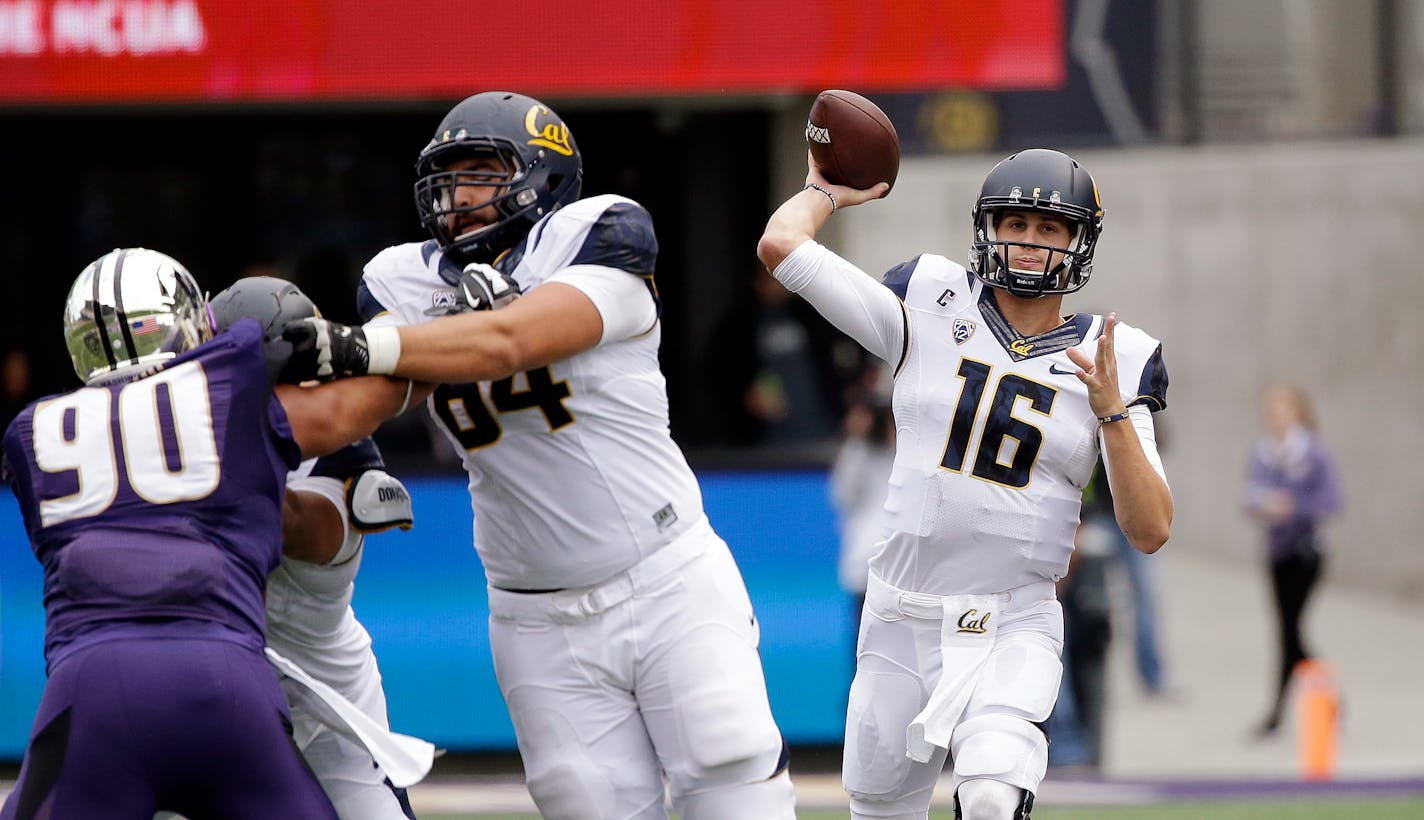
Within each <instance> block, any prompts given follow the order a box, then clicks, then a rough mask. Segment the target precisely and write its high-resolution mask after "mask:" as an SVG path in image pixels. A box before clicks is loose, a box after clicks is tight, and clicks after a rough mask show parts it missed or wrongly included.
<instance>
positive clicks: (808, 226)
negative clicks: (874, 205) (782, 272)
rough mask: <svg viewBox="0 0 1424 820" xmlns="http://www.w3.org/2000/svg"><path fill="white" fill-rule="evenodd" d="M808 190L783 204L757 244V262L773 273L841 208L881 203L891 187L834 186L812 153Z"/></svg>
mask: <svg viewBox="0 0 1424 820" xmlns="http://www.w3.org/2000/svg"><path fill="white" fill-rule="evenodd" d="M806 163H807V172H806V186H807V187H806V188H804V189H803V190H801V191H798V192H797V193H796V194H795V195H794V196H792V197H791V198H790V199H788V200H786V201H785V202H783V203H782V204H781V207H780V208H777V209H776V211H775V212H774V213H772V215H771V219H769V220H767V223H766V230H765V231H764V232H763V233H762V237H761V241H759V242H758V243H757V258H758V259H760V260H761V263H762V264H763V265H766V269H767V270H771V271H774V270H776V266H777V265H780V264H781V260H783V259H785V258H786V257H788V256H790V255H791V252H792V251H794V250H796V248H798V247H800V245H801V243H803V242H805V241H806V240H807V239H813V238H815V236H816V232H817V231H819V230H820V229H821V226H822V225H824V224H826V219H827V218H829V217H830V215H831V214H833V213H835V212H836V211H837V210H839V209H840V208H846V207H850V206H852V205H859V204H860V203H862V202H869V201H870V200H872V199H879V198H881V197H883V196H885V194H887V193H889V191H890V184H889V183H887V182H878V183H876V184H875V185H874V186H872V187H870V188H865V189H860V190H858V189H856V188H850V187H847V186H845V185H833V184H832V183H830V182H827V181H826V178H825V176H823V175H822V174H821V169H820V167H819V166H818V165H817V164H816V159H815V157H812V156H811V154H810V152H807V154H806Z"/></svg>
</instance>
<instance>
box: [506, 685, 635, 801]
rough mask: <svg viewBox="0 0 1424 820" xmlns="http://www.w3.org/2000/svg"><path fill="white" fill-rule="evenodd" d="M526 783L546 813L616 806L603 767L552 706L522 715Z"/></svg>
mask: <svg viewBox="0 0 1424 820" xmlns="http://www.w3.org/2000/svg"><path fill="white" fill-rule="evenodd" d="M518 723H519V724H520V726H521V727H522V728H523V730H524V734H525V737H524V738H521V740H520V755H521V756H522V757H523V759H524V778H525V785H526V786H527V787H528V789H529V796H530V797H533V798H534V803H535V804H536V805H537V806H538V807H539V813H540V814H541V815H543V816H544V817H557V818H575V817H587V816H589V812H604V811H607V810H608V809H609V808H611V807H613V806H616V805H617V803H616V801H615V791H616V790H615V788H614V785H613V783H612V782H610V781H609V780H608V779H607V778H606V777H605V776H604V769H603V767H602V766H601V765H598V764H597V763H596V762H595V761H593V760H591V759H590V758H589V755H588V750H587V749H586V747H585V746H584V745H583V743H581V742H579V740H578V735H577V733H576V732H575V731H574V729H573V727H572V726H570V725H569V724H568V722H567V720H566V719H565V718H564V716H563V715H561V714H559V713H558V712H557V711H554V710H550V709H540V710H530V711H529V712H525V713H523V714H521V715H519V720H518Z"/></svg>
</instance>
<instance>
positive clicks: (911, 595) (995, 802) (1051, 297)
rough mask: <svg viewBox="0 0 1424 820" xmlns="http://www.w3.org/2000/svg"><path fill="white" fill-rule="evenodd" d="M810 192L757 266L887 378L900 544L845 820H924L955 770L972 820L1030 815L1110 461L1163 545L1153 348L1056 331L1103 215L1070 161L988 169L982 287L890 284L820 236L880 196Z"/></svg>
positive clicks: (883, 570)
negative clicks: (1065, 598)
mask: <svg viewBox="0 0 1424 820" xmlns="http://www.w3.org/2000/svg"><path fill="white" fill-rule="evenodd" d="M807 182H808V185H807V187H806V189H805V190H803V191H802V192H801V193H799V194H797V195H796V196H794V197H792V198H791V199H790V200H788V201H787V202H786V203H785V204H784V205H782V206H781V208H779V209H778V210H777V212H776V213H775V214H774V215H773V216H772V218H771V220H770V221H769V223H768V225H767V229H766V233H765V234H764V235H763V237H762V240H761V243H760V245H759V247H758V255H759V256H760V257H761V259H762V261H763V262H764V263H765V264H766V265H767V267H768V268H770V269H771V270H772V271H773V273H774V275H775V276H776V278H777V279H778V280H779V281H781V282H782V284H784V285H785V286H786V287H787V288H788V289H790V290H792V291H794V292H797V293H799V294H800V295H801V296H802V297H804V298H806V299H807V300H808V301H809V302H811V304H813V305H814V306H815V307H816V308H817V309H818V310H819V311H820V312H821V313H822V315H824V316H825V317H826V318H827V319H828V320H830V321H831V322H832V323H833V324H835V325H836V326H837V327H839V328H840V329H841V330H842V331H843V332H845V333H846V334H848V335H849V336H851V337H852V338H854V339H856V340H857V341H859V342H860V343H861V344H862V345H863V346H864V347H865V348H866V349H867V350H869V351H870V352H871V353H873V354H875V355H876V356H878V357H880V358H881V359H883V360H885V361H886V362H887V363H888V364H889V365H890V366H891V367H892V368H894V371H895V391H894V414H895V426H896V454H895V465H894V468H893V469H892V472H891V477H890V486H889V491H888V495H887V499H886V504H885V510H886V516H887V520H888V536H887V537H886V538H885V540H883V541H882V542H881V543H880V544H879V545H877V550H876V552H875V554H874V556H873V557H872V558H871V560H870V578H869V584H868V589H867V594H866V606H865V611H864V615H863V617H862V626H861V632H860V637H859V643H858V649H857V671H856V677H855V681H854V683H853V684H852V687H851V694H850V699H849V713H848V715H847V725H846V745H845V759H844V769H843V775H844V783H845V787H846V790H847V792H848V793H849V794H850V798H851V815H852V817H856V818H862V817H864V818H869V817H877V818H884V817H894V818H923V817H926V816H927V813H928V810H929V804H930V798H931V796H932V792H933V789H934V785H935V783H936V781H937V779H938V776H939V772H940V770H941V769H942V768H943V766H944V763H945V761H946V759H947V758H952V760H953V766H954V778H953V783H954V787H955V790H956V795H955V796H956V808H957V811H959V812H961V813H962V816H963V817H965V818H976V819H977V818H995V819H996V820H998V819H1000V818H1023V817H1027V816H1028V814H1029V811H1030V810H1031V808H1032V805H1033V794H1034V792H1035V791H1036V789H1037V788H1038V784H1039V782H1040V781H1041V779H1042V778H1043V775H1044V773H1045V769H1046V766H1047V760H1048V746H1047V739H1046V738H1045V737H1044V735H1043V732H1042V730H1041V728H1040V726H1039V724H1040V723H1041V722H1042V721H1043V720H1045V719H1046V718H1047V717H1048V715H1049V713H1050V712H1051V711H1052V708H1053V705H1054V701H1055V700H1056V698H1057V692H1058V684H1059V678H1060V677H1061V675H1062V664H1061V662H1060V660H1059V659H1060V656H1061V653H1062V646H1063V616H1062V609H1061V607H1060V606H1059V604H1058V601H1057V600H1056V598H1055V597H1054V582H1055V581H1057V580H1058V579H1059V578H1061V577H1063V575H1065V574H1066V572H1067V569H1068V559H1069V557H1070V555H1071V553H1072V549H1073V535H1074V532H1075V530H1076V528H1077V524H1078V513H1079V509H1080V506H1081V495H1082V489H1083V487H1084V486H1085V485H1086V484H1087V482H1088V480H1089V479H1090V477H1091V475H1092V471H1093V467H1094V465H1095V463H1096V461H1097V458H1098V453H1099V451H1100V449H1101V451H1102V453H1103V456H1104V461H1105V463H1106V465H1107V471H1108V478H1109V481H1110V483H1111V486H1112V490H1113V496H1114V499H1115V511H1116V514H1117V518H1118V522H1119V524H1120V525H1121V526H1122V529H1123V531H1124V533H1126V534H1127V536H1128V538H1129V539H1130V540H1131V541H1132V543H1133V546H1135V547H1136V548H1137V549H1139V550H1141V551H1143V552H1154V551H1156V550H1157V549H1158V548H1159V547H1160V546H1161V545H1162V544H1163V543H1164V542H1165V541H1166V539H1167V534H1168V531H1169V527H1170V523H1171V516H1172V503H1171V493H1170V490H1169V489H1168V487H1167V484H1166V480H1165V478H1164V475H1163V473H1162V464H1161V459H1160V457H1159V456H1158V454H1157V449H1156V443H1155V435H1154V432H1153V424H1152V417H1151V414H1152V412H1154V411H1157V410H1160V409H1162V408H1163V407H1164V406H1165V405H1166V388H1167V374H1166V369H1165V367H1164V366H1163V363H1162V356H1161V348H1160V345H1159V344H1158V342H1157V341H1156V340H1155V339H1153V338H1151V337H1150V336H1148V335H1147V334H1146V333H1143V332H1142V331H1140V330H1137V329H1136V328H1131V327H1128V326H1127V325H1123V324H1120V323H1118V322H1117V318H1116V316H1115V315H1111V314H1110V315H1108V316H1106V317H1103V316H1094V315H1090V314H1072V315H1068V316H1066V317H1065V316H1064V315H1063V314H1062V310H1061V305H1062V299H1063V294H1065V293H1071V292H1073V291H1075V290H1077V289H1078V288H1080V287H1082V285H1083V284H1084V283H1086V281H1087V279H1088V277H1089V275H1090V273H1091V270H1092V254H1093V250H1094V248H1095V246H1096V242H1097V237H1098V232H1099V230H1100V228H1101V220H1102V207H1101V204H1100V202H1099V199H1098V191H1097V187H1096V185H1095V184H1094V183H1093V180H1092V178H1091V177H1090V176H1089V175H1088V173H1087V171H1086V170H1084V169H1083V168H1082V167H1081V166H1080V165H1079V164H1078V163H1077V162H1076V161H1075V160H1073V159H1072V158H1071V157H1068V156H1066V155H1064V154H1061V153H1059V152H1057V151H1048V150H1042V149H1035V150H1029V151H1022V152H1020V153H1017V154H1014V155H1013V156H1011V157H1009V158H1007V159H1005V160H1004V161H1002V162H1000V163H999V164H998V165H997V166H995V168H994V169H993V171H991V172H990V174H989V175H988V177H987V178H986V179H985V182H984V187H983V190H982V192H981V195H980V198H979V200H978V202H977V203H976V207H975V209H974V222H975V243H974V246H973V249H972V250H971V254H970V262H971V266H972V268H973V270H972V271H971V270H968V269H966V268H964V267H962V266H960V265H958V264H956V263H954V262H951V261H950V260H948V259H946V258H944V257H942V256H935V255H929V254H925V255H921V256H918V257H915V258H914V259H912V260H910V261H908V262H906V263H904V264H901V265H899V266H896V267H895V268H893V269H891V271H890V272H889V273H887V274H886V276H885V277H884V281H883V283H880V282H876V281H875V279H873V278H872V277H870V276H868V275H866V274H865V273H864V272H862V271H861V270H860V269H858V268H856V267H855V266H854V265H853V264H851V263H850V262H847V261H846V260H844V259H842V258H840V257H839V256H837V255H835V254H834V253H832V252H831V251H830V250H828V249H826V248H825V247H823V246H821V245H819V244H817V243H816V242H814V241H813V237H814V236H815V233H816V231H817V229H819V227H820V226H821V224H823V223H824V221H825V219H826V218H827V217H828V216H830V214H831V213H833V212H834V211H835V210H836V209H837V208H838V207H840V206H841V205H854V204H859V203H862V202H865V201H868V200H870V199H874V198H878V197H880V196H883V195H884V194H885V192H886V190H887V189H888V186H887V185H885V184H884V183H881V184H879V185H876V186H874V187H873V188H870V189H866V190H855V189H851V188H847V187H844V186H838V185H833V184H831V183H829V182H828V181H827V180H826V179H825V178H824V176H823V175H822V174H821V173H820V170H819V168H818V167H817V166H816V165H815V161H814V160H811V170H810V173H809V175H808V177H807Z"/></svg>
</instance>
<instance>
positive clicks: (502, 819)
mask: <svg viewBox="0 0 1424 820" xmlns="http://www.w3.org/2000/svg"><path fill="white" fill-rule="evenodd" d="M953 816H954V813H953V812H951V811H948V810H945V811H936V812H931V814H930V820H951V818H952V817H953ZM846 817H847V815H846V812H845V811H844V810H829V809H822V810H814V811H798V812H797V818H798V820H846ZM1366 817H1368V818H1369V819H1370V820H1418V818H1421V817H1424V797H1415V798H1379V799H1335V798H1316V799H1312V800H1238V801H1233V802H1229V803H1206V802H1202V803H1197V802H1184V803H1172V804H1168V805H1157V806H1111V807H1107V806H1075V807H1071V808H1054V807H1052V806H1042V807H1040V808H1036V809H1034V811H1033V820H1200V819H1201V818H1211V820H1358V818H1366ZM421 820H539V817H538V815H534V814H500V815H473V814H441V815H431V814H421Z"/></svg>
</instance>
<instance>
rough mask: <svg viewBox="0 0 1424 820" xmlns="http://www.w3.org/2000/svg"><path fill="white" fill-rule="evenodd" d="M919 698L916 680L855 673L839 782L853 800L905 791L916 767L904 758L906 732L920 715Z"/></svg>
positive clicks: (901, 674)
mask: <svg viewBox="0 0 1424 820" xmlns="http://www.w3.org/2000/svg"><path fill="white" fill-rule="evenodd" d="M922 699H923V696H922V694H921V691H920V683H919V681H918V680H917V679H916V678H915V677H914V676H912V675H909V674H907V673H904V672H893V673H885V672H866V671H862V672H859V673H857V674H856V676H855V681H854V682H853V683H852V684H851V689H850V704H849V708H848V710H847V715H846V736H845V761H844V765H843V766H842V770H841V771H842V783H843V785H844V786H845V790H846V792H847V793H849V794H850V795H851V796H852V797H864V798H867V799H872V800H873V799H875V798H877V797H881V798H886V797H893V796H895V795H897V794H899V793H900V792H901V791H902V789H903V788H904V787H905V782H906V780H907V779H908V778H909V777H910V773H911V770H912V769H914V767H915V762H914V761H913V760H911V759H910V758H908V757H906V756H905V727H906V726H908V725H909V724H910V721H911V720H912V719H914V717H915V713H916V712H918V711H919V710H920V706H921V703H922ZM940 763H941V765H942V764H943V758H941V759H940Z"/></svg>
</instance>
